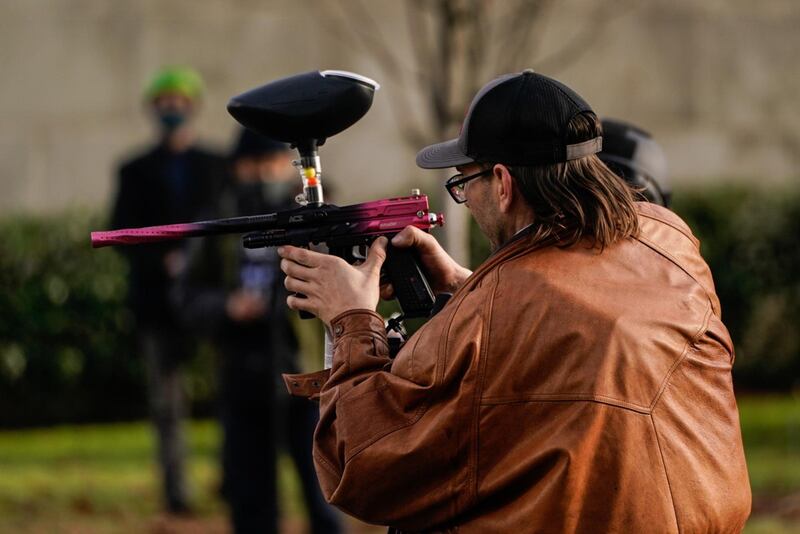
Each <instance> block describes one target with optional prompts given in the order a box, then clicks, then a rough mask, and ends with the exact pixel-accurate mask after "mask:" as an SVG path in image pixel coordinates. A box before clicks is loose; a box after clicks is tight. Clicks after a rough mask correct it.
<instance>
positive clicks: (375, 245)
mask: <svg viewBox="0 0 800 534" xmlns="http://www.w3.org/2000/svg"><path fill="white" fill-rule="evenodd" d="M388 244H389V240H388V239H386V238H385V237H383V236H381V237H379V238H378V239H376V240H375V241H373V242H372V245H370V247H369V252H368V253H367V259H366V260H365V261H364V263H363V267H364V268H366V269H368V270H371V271H373V272H379V271H380V270H381V265H383V262H384V261H386V246H387V245H388Z"/></svg>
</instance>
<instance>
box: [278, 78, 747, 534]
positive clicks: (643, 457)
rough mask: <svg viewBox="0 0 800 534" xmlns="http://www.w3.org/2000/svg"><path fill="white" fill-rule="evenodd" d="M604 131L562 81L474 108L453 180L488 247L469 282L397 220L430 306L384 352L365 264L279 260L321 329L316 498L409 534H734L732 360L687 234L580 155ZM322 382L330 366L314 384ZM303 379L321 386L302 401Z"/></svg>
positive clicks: (510, 83) (501, 91)
mask: <svg viewBox="0 0 800 534" xmlns="http://www.w3.org/2000/svg"><path fill="white" fill-rule="evenodd" d="M601 144H602V142H601V128H600V125H599V121H598V120H597V117H596V116H595V114H594V113H593V112H592V110H591V108H590V107H589V105H588V104H587V103H586V102H585V101H584V100H583V99H582V98H581V97H580V96H578V95H577V94H576V93H575V92H574V91H572V90H571V89H569V88H568V87H566V86H565V85H563V84H561V83H559V82H557V81H555V80H552V79H550V78H547V77H545V76H541V75H539V74H536V73H533V72H532V71H525V72H523V73H519V74H513V75H506V76H503V77H501V78H498V79H496V80H494V81H492V82H490V83H489V84H488V85H487V86H485V87H484V88H483V89H482V90H481V91H480V92H479V93H478V95H477V96H476V97H475V99H474V100H473V102H472V105H471V106H470V109H469V111H468V113H467V116H466V119H465V121H464V125H463V128H462V131H461V135H460V137H459V138H458V139H454V140H452V141H447V142H444V143H440V144H438V145H433V146H430V147H427V148H425V149H424V150H422V151H421V152H420V153H419V154H418V155H417V163H418V165H420V166H421V167H424V168H443V167H456V168H457V170H458V171H459V174H458V175H456V176H454V177H453V178H452V179H451V180H449V181H448V183H447V188H448V191H449V192H450V194H451V195H452V196H453V198H454V200H456V201H457V202H466V203H467V207H468V208H469V210H470V211H471V213H472V215H473V216H474V217H475V220H476V221H477V223H478V225H479V226H480V228H481V230H482V231H483V232H484V233H485V234H486V235H487V236H488V237H489V239H490V241H491V243H492V245H493V248H494V253H493V255H492V256H491V257H490V258H489V259H488V260H487V261H486V262H485V263H484V264H483V265H481V266H480V267H479V268H478V270H477V271H475V272H474V273H470V272H469V271H468V270H466V269H465V268H463V267H461V266H459V265H457V264H456V263H455V262H454V261H453V260H452V259H451V258H450V257H449V256H448V255H447V254H446V253H445V252H444V250H442V248H441V247H440V246H439V245H438V244H437V243H436V241H435V239H434V238H433V237H432V236H430V235H428V234H425V233H423V232H421V231H419V230H416V229H413V228H407V229H405V230H404V231H403V232H401V233H400V234H398V235H397V236H395V238H394V239H393V244H394V245H396V246H414V247H417V250H418V252H419V255H420V258H421V260H422V262H423V263H424V265H425V267H426V269H427V271H428V273H429V275H430V278H431V281H432V285H433V286H434V289H435V291H437V292H445V291H449V292H453V293H454V294H453V297H452V298H451V299H450V301H449V302H448V303H447V305H446V306H445V307H444V308H443V309H442V310H441V311H440V312H439V313H438V314H437V315H435V316H434V317H433V318H432V319H431V320H430V321H429V322H428V323H426V324H425V325H424V326H423V327H422V328H421V329H420V330H419V331H417V333H416V334H415V335H414V336H413V337H412V338H411V339H410V340H409V341H408V342H407V343H406V344H405V346H404V347H403V348H402V350H401V351H400V353H399V354H398V355H397V357H396V358H395V359H394V360H391V359H390V358H389V352H388V346H387V341H386V334H385V331H384V325H383V321H382V320H381V318H380V317H379V316H378V315H376V314H375V312H374V310H375V307H376V305H377V302H378V299H379V294H380V289H379V271H380V267H381V264H382V263H383V260H384V258H385V246H386V241H385V239H379V240H378V241H376V242H375V244H374V245H373V246H372V247H371V249H370V253H369V255H368V257H367V260H366V261H365V262H364V263H363V264H362V265H360V266H358V267H352V266H349V265H347V264H346V263H344V262H343V261H342V260H340V259H338V258H335V257H332V256H325V255H321V254H318V253H315V252H312V251H308V250H304V249H298V248H293V247H283V248H282V249H280V250H279V253H280V255H281V256H282V257H283V260H282V264H281V266H282V269H283V270H284V271H285V272H286V274H287V278H286V287H287V288H288V289H289V290H291V291H296V292H299V293H303V294H304V295H306V296H307V298H306V299H300V298H297V297H289V299H288V304H289V306H290V307H292V308H294V309H302V310H308V311H311V312H313V313H315V314H316V315H317V316H319V317H320V318H321V319H322V320H323V321H324V322H325V323H327V324H328V325H329V326H330V327H331V329H332V332H333V335H334V342H335V345H334V354H333V367H332V369H330V370H329V371H325V372H322V373H316V374H314V375H311V376H306V377H294V379H292V380H291V381H289V383H290V384H291V387H292V388H293V389H294V390H295V393H306V394H309V395H312V396H316V395H318V396H319V401H320V409H321V420H320V423H319V426H318V427H317V432H316V436H315V443H314V459H315V462H316V467H317V472H318V474H319V477H320V482H321V484H322V488H323V491H324V493H325V495H326V497H327V498H328V500H330V502H332V503H333V504H335V505H337V506H338V507H340V508H341V509H342V510H344V511H346V512H348V513H350V514H352V515H354V516H357V517H359V518H362V519H364V520H366V521H369V522H374V523H380V524H386V525H390V526H392V527H393V528H394V529H396V530H397V531H411V532H418V531H424V532H445V531H447V532H450V531H452V532H455V531H458V532H465V533H472V532H476V533H491V532H632V533H639V532H648V533H649V532H738V531H740V530H741V529H742V527H743V525H744V523H745V520H746V519H747V516H748V514H749V512H750V488H749V483H748V477H747V468H746V466H745V460H744V454H743V450H742V439H741V434H740V431H739V419H738V414H737V409H736V400H735V398H734V395H733V387H732V384H731V364H732V363H733V347H732V346H731V340H730V336H729V335H728V332H727V330H726V328H725V326H724V325H723V323H722V321H721V319H720V307H719V301H718V299H717V296H716V294H715V292H714V284H713V281H712V278H711V273H710V272H709V270H708V267H707V265H706V264H705V262H704V261H703V259H702V258H701V256H700V253H699V243H698V241H697V240H696V239H695V238H694V236H693V235H692V233H691V231H690V230H689V228H688V227H687V226H686V224H685V223H683V221H681V220H680V218H678V217H677V216H676V215H674V214H673V213H671V212H670V211H668V210H666V209H664V208H661V207H659V206H655V205H652V204H646V203H637V202H635V201H634V193H633V192H632V190H631V189H629V188H628V187H627V186H626V185H625V184H624V183H623V182H622V181H621V180H620V179H618V178H617V177H616V176H614V174H613V173H612V172H610V171H609V170H608V168H607V167H606V166H605V165H604V164H603V163H602V162H601V161H600V160H599V159H598V157H597V155H596V154H597V152H598V151H599V150H600V148H601ZM328 373H329V375H328ZM315 384H316V385H321V391H320V388H319V387H315Z"/></svg>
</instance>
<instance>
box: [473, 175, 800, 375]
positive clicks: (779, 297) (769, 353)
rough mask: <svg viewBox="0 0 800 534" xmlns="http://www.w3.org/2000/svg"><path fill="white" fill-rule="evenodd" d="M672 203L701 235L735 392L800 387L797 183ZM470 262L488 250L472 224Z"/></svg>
mask: <svg viewBox="0 0 800 534" xmlns="http://www.w3.org/2000/svg"><path fill="white" fill-rule="evenodd" d="M673 209H674V211H675V212H676V213H678V214H679V215H680V216H681V217H683V219H684V220H685V221H686V222H687V223H688V224H689V226H690V227H691V228H692V231H693V232H694V233H695V235H696V236H697V237H698V238H699V239H700V241H701V243H702V244H701V252H702V254H703V257H704V258H705V259H706V261H707V262H708V264H709V266H710V267H711V271H712V273H713V274H714V281H715V284H716V287H717V293H718V295H719V298H720V301H721V303H722V316H723V320H724V322H725V324H726V325H727V327H728V329H729V330H730V332H731V336H732V337H733V341H734V344H735V347H736V363H735V366H734V377H735V381H736V385H737V388H738V389H739V390H757V391H767V390H769V391H786V390H789V389H792V388H797V387H798V386H800V189H797V188H795V187H785V188H778V189H762V188H760V187H758V186H747V185H739V186H727V185H726V186H715V187H706V188H696V189H691V190H678V191H676V192H675V203H674V206H673ZM470 238H471V245H472V247H471V250H472V255H471V263H472V265H473V266H476V265H478V264H480V263H481V261H483V259H484V258H486V257H487V256H488V254H489V248H488V244H487V242H486V239H485V238H484V237H483V235H482V234H481V233H480V231H479V230H478V228H477V227H476V226H475V225H474V223H473V226H472V229H471V233H470Z"/></svg>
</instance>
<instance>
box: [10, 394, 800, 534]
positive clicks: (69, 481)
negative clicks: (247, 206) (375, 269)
mask: <svg viewBox="0 0 800 534" xmlns="http://www.w3.org/2000/svg"><path fill="white" fill-rule="evenodd" d="M739 410H740V414H741V424H742V432H743V435H744V441H745V451H746V454H747V460H748V467H749V470H750V479H751V483H752V488H753V494H754V497H755V509H754V512H755V515H754V517H753V519H751V521H750V522H749V523H748V526H747V528H746V530H745V532H747V533H748V534H766V533H770V534H773V533H774V534H790V533H800V515H798V514H797V513H796V512H797V510H794V511H791V510H790V513H789V514H788V515H787V514H783V512H780V507H777V508H775V507H771V506H770V503H773V502H780V500H781V499H784V500H785V499H786V498H793V499H795V500H797V496H798V495H800V397H797V396H795V397H792V396H771V397H744V398H741V399H739ZM188 437H189V449H190V461H189V473H190V481H191V486H192V487H193V488H194V495H193V497H194V500H193V503H194V505H195V509H196V512H197V514H198V519H199V520H200V521H201V522H202V521H205V523H201V524H202V525H203V526H202V527H200V528H201V530H200V531H203V532H209V531H214V532H218V531H224V529H225V527H224V520H222V519H221V518H222V516H223V515H224V513H225V512H224V507H223V504H222V503H221V501H220V500H219V497H218V491H217V490H218V485H219V471H218V462H217V450H218V443H219V439H220V433H219V428H218V427H217V425H216V423H214V422H213V421H192V422H190V423H188ZM153 447H154V442H153V435H152V434H151V430H150V426H149V425H148V424H147V423H145V422H137V423H123V424H110V425H91V426H89V425H87V426H64V427H54V428H46V429H37V430H24V431H4V432H0V532H21V533H38V532H102V533H112V532H133V531H141V530H147V529H152V528H153V524H152V522H150V523H148V521H150V518H153V517H156V516H158V514H159V512H160V497H159V486H158V482H157V472H156V468H155V465H154V462H153ZM279 472H280V485H281V488H282V499H281V504H282V509H283V510H284V511H285V513H286V515H287V516H288V517H292V518H298V517H300V516H302V514H303V511H302V505H301V499H300V492H299V484H298V482H297V479H296V475H295V474H294V472H293V470H292V469H291V466H290V463H289V462H288V460H287V459H285V458H283V459H282V460H281V465H280V470H279ZM784 508H785V507H784ZM776 510H777V511H776ZM773 512H774V514H773ZM782 514H783V515H782ZM209 525H214V527H213V528H212V527H211V526H209ZM196 528H197V525H194V526H193V527H191V528H189V531H193V530H192V529H195V530H196Z"/></svg>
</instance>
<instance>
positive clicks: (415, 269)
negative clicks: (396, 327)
mask: <svg viewBox="0 0 800 534" xmlns="http://www.w3.org/2000/svg"><path fill="white" fill-rule="evenodd" d="M383 269H384V271H385V272H386V277H387V279H388V281H389V282H390V283H391V284H392V287H394V295H395V297H396V298H397V300H398V302H399V303H400V308H401V309H402V310H403V316H404V317H406V318H413V317H428V316H429V315H430V313H431V309H432V308H433V303H434V301H435V297H434V295H433V291H432V290H431V286H430V284H428V280H427V278H425V272H424V271H423V270H422V267H421V266H420V264H419V262H418V261H417V256H416V253H415V252H414V250H413V249H411V248H397V247H394V246H392V244H391V243H389V245H388V246H387V248H386V262H385V263H384V264H383Z"/></svg>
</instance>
